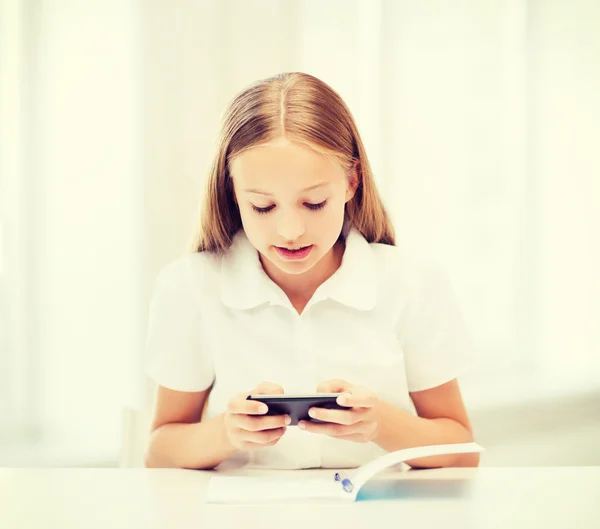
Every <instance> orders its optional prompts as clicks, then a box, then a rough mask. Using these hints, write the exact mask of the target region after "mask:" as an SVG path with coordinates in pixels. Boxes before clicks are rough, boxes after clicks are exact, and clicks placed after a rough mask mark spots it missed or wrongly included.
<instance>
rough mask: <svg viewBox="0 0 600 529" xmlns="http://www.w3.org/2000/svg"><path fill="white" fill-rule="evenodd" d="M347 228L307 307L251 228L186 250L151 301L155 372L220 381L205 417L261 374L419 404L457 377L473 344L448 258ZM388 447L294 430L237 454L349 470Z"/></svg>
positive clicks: (165, 377)
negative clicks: (217, 243) (270, 269)
mask: <svg viewBox="0 0 600 529" xmlns="http://www.w3.org/2000/svg"><path fill="white" fill-rule="evenodd" d="M346 231H347V236H346V249H345V252H344V256H343V261H342V264H341V266H340V268H339V269H338V270H337V271H336V272H335V273H334V274H333V275H332V276H331V277H330V278H329V279H328V280H327V281H325V282H324V283H323V284H322V285H321V286H320V287H319V288H318V289H317V291H316V292H315V294H314V295H313V297H312V299H311V300H310V301H309V303H308V305H307V306H306V308H305V309H304V311H303V312H302V314H301V315H299V314H298V313H297V312H296V310H295V309H294V308H293V306H292V304H291V303H290V301H289V299H288V298H287V296H286V295H285V294H284V292H283V291H282V290H281V289H280V288H279V287H278V286H277V285H276V284H275V283H273V282H272V281H271V279H270V278H269V277H268V276H267V275H266V273H265V272H264V270H263V268H262V266H261V264H260V261H259V258H258V252H257V251H256V249H255V248H254V247H253V246H252V245H251V243H250V242H249V240H248V239H247V237H246V235H245V233H244V232H243V231H240V232H239V233H238V234H237V235H236V236H235V238H234V241H233V244H232V246H231V248H230V250H229V251H228V253H227V254H226V255H225V256H223V257H220V256H216V255H214V254H210V253H206V252H203V253H193V254H189V255H186V256H184V257H182V258H179V259H178V260H176V261H174V262H172V263H170V264H169V265H168V266H166V267H165V268H164V269H163V270H162V271H161V272H160V274H159V275H158V277H157V280H156V284H155V290H154V294H153V298H152V302H151V305H150V316H149V326H148V335H147V350H146V353H147V361H146V372H147V374H148V375H149V376H150V377H151V378H152V379H154V380H155V381H156V383H158V384H160V385H162V386H164V387H167V388H170V389H174V390H178V391H202V390H205V389H207V388H208V387H210V385H211V384H213V381H214V387H213V389H212V390H211V393H210V396H209V400H208V404H207V408H206V415H205V417H206V418H207V419H208V418H211V417H213V416H215V415H218V414H220V413H222V412H224V411H225V410H226V407H227V403H228V401H229V400H230V399H231V398H232V397H233V396H234V395H236V394H237V393H240V392H246V391H247V392H249V391H250V390H252V388H254V387H255V386H256V385H258V384H259V383H260V382H262V381H270V382H274V383H277V384H280V385H281V386H283V388H284V391H285V392H286V393H301V392H315V391H316V387H317V385H318V384H319V383H320V382H323V381H326V380H329V379H333V378H341V379H344V380H347V381H348V382H350V383H354V384H361V385H363V386H366V387H367V388H369V389H370V390H372V391H373V392H374V393H376V394H377V395H378V396H379V397H380V398H382V399H385V400H387V401H389V402H392V403H393V404H395V405H396V406H398V407H400V408H403V409H405V410H407V411H408V412H410V413H412V414H415V409H414V406H413V404H412V401H411V399H410V395H409V392H413V391H421V390H425V389H428V388H432V387H435V386H438V385H440V384H443V383H445V382H448V381H450V380H452V379H453V378H455V377H456V376H457V375H458V374H459V372H460V371H461V370H462V369H463V368H464V367H466V365H467V364H468V361H469V359H470V352H471V348H470V346H469V340H468V337H467V335H466V333H465V326H464V324H463V318H462V316H461V312H460V310H459V308H458V306H457V303H456V301H455V297H454V295H453V292H452V289H451V286H450V284H449V282H448V280H447V278H446V276H445V274H444V273H443V271H442V270H441V269H440V267H439V266H437V265H436V264H435V263H433V262H432V261H431V260H428V259H423V258H417V257H415V256H414V255H412V254H409V253H408V252H407V251H403V250H402V249H401V248H399V247H395V246H389V245H384V244H369V243H368V242H367V241H366V240H365V238H364V237H363V236H362V234H361V233H360V232H358V231H357V230H356V229H355V228H352V229H350V230H349V231H348V230H346ZM384 453H385V451H384V450H383V449H381V448H380V447H378V446H377V445H376V444H375V443H372V442H371V443H355V442H351V441H345V440H339V439H334V438H331V437H327V436H323V435H317V434H311V433H308V432H305V431H303V430H300V429H299V428H297V427H290V428H288V430H287V432H286V433H285V435H284V436H283V437H282V438H281V440H280V441H279V443H277V444H276V445H275V446H273V447H267V448H264V449H260V450H256V451H251V452H247V453H246V452H240V453H238V454H236V455H235V456H233V457H232V458H231V459H230V460H229V461H228V462H227V463H228V464H229V463H232V462H233V463H235V464H244V465H247V466H249V467H261V468H280V469H291V468H314V467H326V468H348V467H356V466H359V465H361V464H363V463H365V462H367V461H369V460H371V459H373V458H375V457H377V456H379V455H382V454H384Z"/></svg>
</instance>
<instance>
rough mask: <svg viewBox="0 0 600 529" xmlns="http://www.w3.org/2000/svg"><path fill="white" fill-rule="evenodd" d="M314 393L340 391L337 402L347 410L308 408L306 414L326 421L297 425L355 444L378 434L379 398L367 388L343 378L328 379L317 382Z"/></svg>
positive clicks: (304, 422) (303, 422)
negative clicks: (324, 422)
mask: <svg viewBox="0 0 600 529" xmlns="http://www.w3.org/2000/svg"><path fill="white" fill-rule="evenodd" d="M317 392H318V393H340V392H342V393H343V394H342V395H340V396H339V397H338V398H337V403H338V404H340V405H341V406H348V407H349V409H348V410H327V409H324V408H311V409H310V410H309V415H310V416H311V417H313V418H314V419H319V420H320V421H326V422H327V423H326V424H319V423H313V422H310V421H300V422H299V423H298V426H299V427H300V428H302V429H303V430H306V431H307V432H312V433H319V434H324V435H329V436H330V437H336V438H337V439H346V440H348V441H354V442H356V443H367V442H369V441H372V440H373V439H374V438H375V437H376V436H377V434H378V433H379V399H378V398H377V395H375V394H374V393H373V392H371V391H369V390H368V389H367V388H365V387H362V386H358V385H354V384H350V383H349V382H346V381H345V380H329V381H327V382H323V383H321V384H319V386H318V387H317Z"/></svg>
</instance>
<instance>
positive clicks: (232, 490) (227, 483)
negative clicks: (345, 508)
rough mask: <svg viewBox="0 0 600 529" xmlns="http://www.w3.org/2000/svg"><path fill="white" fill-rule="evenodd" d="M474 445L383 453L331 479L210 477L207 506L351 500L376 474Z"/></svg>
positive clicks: (476, 448)
mask: <svg viewBox="0 0 600 529" xmlns="http://www.w3.org/2000/svg"><path fill="white" fill-rule="evenodd" d="M482 451H483V448H482V447H481V446H479V445H478V444H476V443H457V444H445V445H432V446H417V447H414V448H405V449H403V450H397V451H396V452H390V453H388V454H384V455H382V456H380V457H378V458H376V459H374V460H373V461H369V462H368V463H366V464H364V465H362V466H361V467H359V468H357V469H355V470H353V471H351V472H349V473H347V474H346V473H344V474H342V473H340V472H335V473H333V472H332V474H331V477H330V478H322V477H317V478H308V479H306V478H302V477H300V478H299V479H295V478H285V479H282V478H281V477H279V478H276V477H270V476H265V477H262V476H261V477H254V476H213V477H211V479H210V482H209V485H208V494H207V496H206V502H207V503H258V502H266V501H281V500H305V499H331V500H336V499H339V500H343V501H354V500H356V496H357V495H358V492H359V490H360V489H361V487H362V486H363V485H364V484H365V483H366V482H367V481H368V480H370V479H371V478H372V477H373V476H374V475H375V474H377V473H378V472H380V471H382V470H384V469H386V468H389V467H391V466H392V465H396V464H398V463H403V462H404V461H409V460H411V459H416V458H420V457H428V456H437V455H445V454H467V453H472V452H482Z"/></svg>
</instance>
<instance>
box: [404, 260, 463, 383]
mask: <svg viewBox="0 0 600 529" xmlns="http://www.w3.org/2000/svg"><path fill="white" fill-rule="evenodd" d="M414 278H415V284H414V290H413V295H412V296H411V299H410V301H409V306H408V307H407V311H408V312H407V316H406V318H405V319H404V320H403V329H402V331H401V334H402V336H403V337H404V339H403V350H404V362H405V368H406V377H407V384H408V390H409V391H410V392H413V391H423V390H425V389H430V388H434V387H436V386H440V385H441V384H445V383H446V382H449V381H450V380H452V379H454V378H456V377H457V376H458V375H459V374H460V373H461V372H462V371H464V370H465V369H466V368H467V367H468V366H469V365H470V363H471V361H472V359H473V347H472V344H471V338H470V336H469V334H468V332H467V329H466V325H465V321H464V318H463V314H462V311H461V309H460V307H459V304H458V301H457V298H456V295H455V293H454V290H453V289H452V286H451V284H450V281H449V279H448V276H447V274H446V273H445V272H444V270H443V268H442V267H441V266H440V265H439V263H437V262H435V261H433V260H429V259H423V260H421V261H420V262H419V264H418V265H417V267H416V270H415V276H414Z"/></svg>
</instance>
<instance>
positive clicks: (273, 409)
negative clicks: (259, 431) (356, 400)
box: [246, 393, 348, 426]
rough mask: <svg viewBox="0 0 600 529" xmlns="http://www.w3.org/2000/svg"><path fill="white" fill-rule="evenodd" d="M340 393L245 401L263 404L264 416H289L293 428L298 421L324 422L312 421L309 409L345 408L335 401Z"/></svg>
mask: <svg viewBox="0 0 600 529" xmlns="http://www.w3.org/2000/svg"><path fill="white" fill-rule="evenodd" d="M340 395H341V393H312V394H302V395H300V394H298V395H291V394H287V395H286V394H277V395H248V397H246V400H257V401H259V402H264V403H265V404H266V405H267V406H268V407H269V411H268V412H267V413H266V414H265V415H289V416H290V419H291V422H290V424H289V425H290V426H295V425H297V424H298V421H301V420H303V421H311V422H319V423H322V422H325V421H320V420H319V419H313V418H312V417H311V416H310V415H308V410H310V409H311V408H326V409H329V410H344V409H348V407H347V406H341V405H339V404H338V403H337V402H336V399H337V398H338V397H339V396H340Z"/></svg>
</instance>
